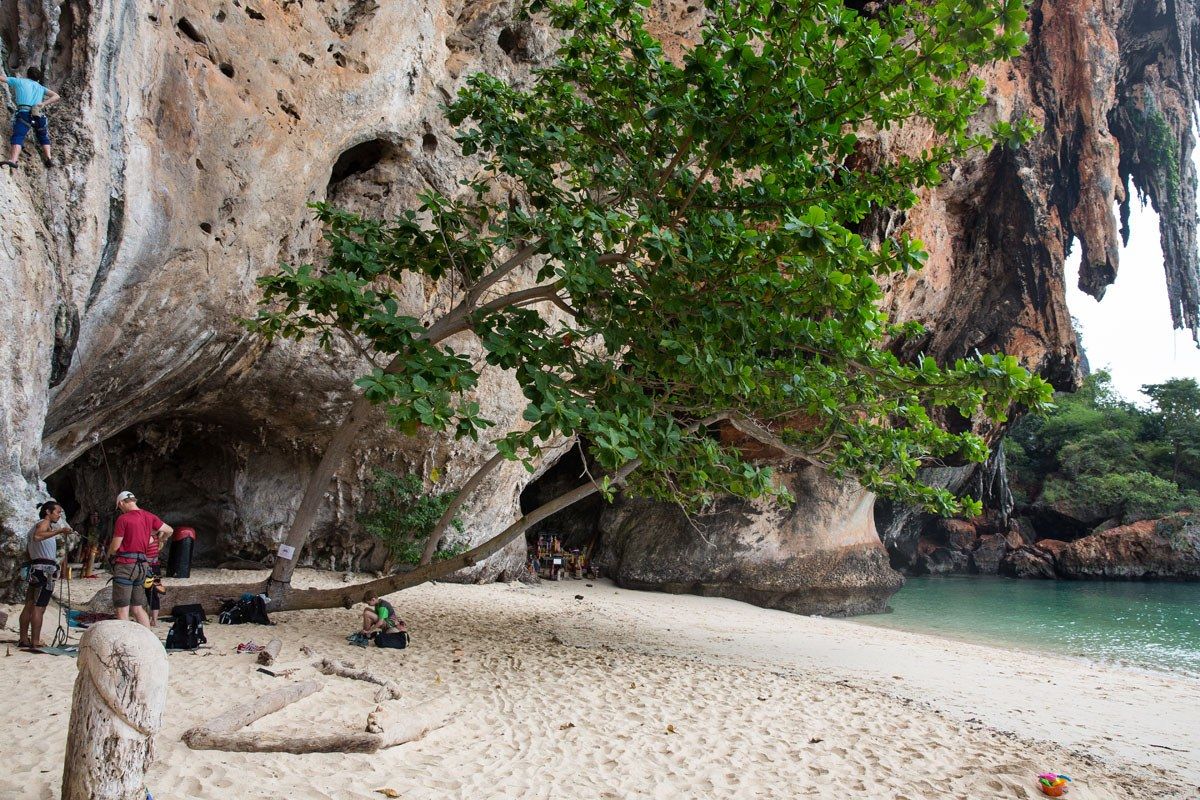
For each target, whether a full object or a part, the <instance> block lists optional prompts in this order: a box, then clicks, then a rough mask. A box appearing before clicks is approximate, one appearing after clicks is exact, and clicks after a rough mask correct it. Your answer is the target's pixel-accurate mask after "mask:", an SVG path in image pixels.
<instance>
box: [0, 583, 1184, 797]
mask: <svg viewBox="0 0 1200 800" xmlns="http://www.w3.org/2000/svg"><path fill="white" fill-rule="evenodd" d="M193 574H194V576H195V577H193V579H192V581H193V582H195V581H208V580H213V579H214V578H216V579H222V580H230V581H235V580H246V579H247V578H249V577H251V576H250V574H247V573H245V572H236V573H235V572H220V571H215V570H199V571H197V572H195V573H193ZM297 575H298V580H297V584H298V585H318V584H330V583H332V582H340V580H341V576H340V575H336V574H331V573H317V572H312V571H303V572H301V573H297ZM97 583H98V582H97V581H87V582H83V581H80V582H77V583H76V584H75V594H76V598H78V596H79V595H80V594H90V593H91V592H92V591H94V588H98V587H95V584H97ZM85 584H91V586H87V588H86V590H85V589H83V588H81V587H84V586H85ZM589 584H590V585H589ZM577 595H580V596H582V599H579V598H577V597H576V596H577ZM389 599H390V600H391V601H392V602H393V603H394V604H395V606H396V607H397V608H398V609H399V611H400V613H401V615H402V616H403V617H404V618H405V619H406V620H407V621H408V623H409V627H410V631H411V632H412V646H411V647H410V648H409V649H408V650H404V651H394V650H378V649H375V648H370V649H360V648H355V647H351V646H349V645H347V644H346V642H345V636H346V634H348V633H350V632H351V631H352V630H353V629H354V628H355V625H356V623H357V618H358V612H357V610H356V611H354V612H350V611H345V610H336V611H304V612H289V613H278V614H275V615H274V619H275V621H276V622H277V625H276V626H275V627H274V628H271V629H267V628H264V627H261V626H254V625H242V626H222V625H217V624H216V622H215V620H210V623H209V624H208V625H207V626H206V633H207V635H208V642H209V644H208V647H207V648H205V649H201V650H199V651H196V652H194V653H172V654H171V655H170V656H169V663H170V669H171V675H170V695H169V698H168V708H167V712H166V717H165V721H164V726H163V730H162V732H161V734H160V736H159V739H158V744H157V755H156V760H155V765H154V767H153V769H152V770H151V772H150V773H149V775H148V776H147V785H148V787H149V788H150V789H151V791H152V792H153V793H154V795H155V797H156V798H159V800H164V799H165V798H185V797H186V798H213V800H216V799H217V798H220V799H221V800H228V798H283V797H286V798H289V800H317V799H318V798H329V799H330V800H335V799H336V800H342V799H343V798H380V797H383V796H384V795H383V794H380V793H378V790H381V789H388V788H390V789H394V790H396V791H397V792H399V796H401V797H404V798H456V797H464V798H466V797H470V798H552V797H553V798H581V799H584V798H627V797H649V798H663V799H664V800H666V798H830V799H831V800H832V798H839V800H840V799H841V798H847V797H855V798H879V800H883V799H884V798H887V799H889V800H894V799H898V798H908V800H922V799H924V798H931V799H932V798H941V797H979V798H1001V797H1014V798H1036V797H1040V796H1041V795H1040V794H1039V793H1038V792H1037V790H1036V787H1035V780H1036V775H1037V774H1038V773H1039V772H1043V771H1046V770H1054V771H1058V772H1064V773H1067V774H1070V775H1071V776H1072V777H1073V778H1074V779H1075V783H1074V785H1073V787H1072V788H1071V790H1070V793H1069V794H1068V795H1067V796H1068V797H1069V798H1073V800H1091V799H1093V798H1133V797H1138V798H1142V797H1156V798H1166V797H1180V798H1188V797H1196V796H1200V788H1197V787H1198V785H1200V712H1197V709H1198V708H1200V680H1196V679H1193V678H1187V677H1182V676H1174V675H1170V674H1166V673H1163V674H1157V673H1148V672H1144V671H1135V670H1132V669H1123V668H1120V667H1112V666H1102V665H1094V664H1088V663H1085V662H1082V661H1079V660H1073V659H1066V658H1055V657H1050V656H1044V655H1040V654H1031V653H1024V652H1018V651H1008V650H1001V649H996V648H990V647H983V646H978V645H972V644H966V643H962V642H956V641H950V640H946V639H939V638H935V637H928V636H920V635H916V634H911V633H904V632H898V631H891V630H884V629H879V628H875V627H871V626H867V625H863V624H861V623H858V622H854V621H848V620H829V619H819V618H809V617H798V616H794V615H790V614H786V613H783V612H775V611H768V610H764V609H760V608H756V607H754V606H749V605H745V604H742V603H737V602H733V601H728V600H721V599H714V598H700V597H691V596H672V595H663V594H654V593H645V592H633V591H627V590H622V589H618V588H616V587H614V586H612V585H611V584H610V583H608V582H606V581H586V582H585V581H565V582H560V583H542V584H539V585H533V586H527V585H522V584H492V585H482V586H462V585H454V584H431V585H425V586H421V587H418V588H416V589H411V590H408V591H405V592H402V593H398V594H396V595H393V596H392V597H391V598H389ZM169 603H170V601H169V599H168V601H167V605H168V606H169ZM4 608H5V610H7V611H9V613H10V618H9V624H8V626H7V630H6V631H5V633H4V636H3V637H2V638H3V639H5V640H15V638H16V635H15V630H16V624H17V621H16V615H17V613H18V612H19V607H16V606H5V607H4ZM55 613H56V609H55V608H54V607H53V606H52V607H51V609H50V610H49V611H48V614H47V631H46V638H49V637H50V636H52V635H53V623H52V622H51V620H52V619H53V618H54V615H55ZM158 632H159V636H160V637H165V635H166V627H165V626H160V627H159V628H158ZM271 636H277V637H279V638H281V639H282V640H283V642H284V648H283V652H282V653H281V655H280V661H281V662H289V663H290V662H305V663H307V661H306V660H305V659H304V658H303V657H302V656H301V654H300V652H299V647H300V645H302V644H305V645H308V646H309V647H310V648H312V649H313V650H315V651H317V652H318V653H320V654H321V655H327V656H332V657H337V658H342V659H347V660H351V661H354V662H355V663H356V664H358V665H359V666H365V667H367V668H369V669H370V670H372V671H373V672H376V673H378V674H381V675H387V676H388V677H390V678H391V679H392V680H394V681H395V682H397V683H398V684H400V686H401V687H403V689H404V691H405V692H406V702H410V703H412V704H416V703H418V702H421V701H422V700H425V699H428V698H431V697H436V696H441V695H449V696H451V697H452V698H454V699H455V701H456V702H457V703H458V704H459V705H460V707H461V709H462V710H461V713H460V714H459V715H458V716H457V717H455V718H454V719H453V720H452V721H451V722H450V723H449V724H447V725H446V726H444V727H442V728H439V729H437V730H435V731H433V732H431V733H430V734H428V735H427V736H425V737H424V738H423V739H421V740H419V741H416V742H412V743H409V744H405V745H401V746H399V747H395V748H392V749H388V750H384V751H382V752H380V753H377V754H375V755H356V754H316V755H287V754H245V753H221V752H212V751H203V752H198V751H192V750H189V749H188V748H187V747H186V746H185V745H184V744H183V743H182V742H181V741H180V736H181V735H182V733H183V732H184V730H186V729H187V728H189V727H191V726H192V725H195V724H197V723H199V722H201V721H203V720H205V719H207V718H209V717H211V716H215V715H216V714H218V713H220V712H221V711H222V710H224V709H225V708H226V707H228V706H229V705H232V704H236V703H239V702H243V701H246V700H248V699H250V698H252V697H254V696H256V695H257V694H260V693H263V692H266V691H269V690H271V689H273V688H277V687H279V686H281V685H282V684H283V683H285V682H287V681H289V680H298V679H304V678H312V677H317V678H319V679H320V680H321V681H322V682H324V684H325V686H324V688H323V689H322V690H321V691H320V692H318V693H316V694H314V695H312V696H311V697H308V698H306V699H304V700H302V701H300V702H298V703H296V704H295V705H293V706H289V707H288V708H286V709H284V710H283V711H281V712H280V713H278V714H276V715H273V716H271V717H267V718H265V719H263V720H260V721H259V722H256V723H254V725H253V726H252V728H251V730H292V731H295V730H312V731H323V730H329V731H332V730H334V729H338V728H343V727H344V728H352V727H359V726H361V725H363V723H364V722H365V720H366V715H367V713H368V711H370V710H371V709H372V708H373V707H374V700H373V696H374V690H375V688H376V687H374V686H371V685H370V684H366V683H362V682H359V681H352V680H347V679H344V678H338V677H325V676H321V675H319V673H317V672H316V670H315V669H312V668H311V667H310V666H305V667H304V668H303V669H301V670H300V671H299V672H297V673H296V674H294V675H292V676H290V677H288V678H277V677H271V676H268V675H264V674H262V673H259V672H256V666H255V664H254V660H255V659H254V656H251V655H239V654H237V653H235V652H234V648H235V647H236V645H237V644H238V642H241V641H246V640H248V639H254V640H256V641H258V642H265V641H266V640H267V639H268V638H270V637H271ZM74 638H76V639H77V638H78V633H77V632H76V633H75V634H74ZM3 652H4V656H3V658H0V671H2V673H3V685H4V686H5V693H6V701H5V707H6V713H5V714H4V715H3V718H2V719H0V752H3V753H4V754H5V758H6V761H7V766H8V768H7V769H6V770H4V771H3V773H0V797H5V798H7V797H14V798H15V797H22V798H56V797H57V796H58V787H59V782H60V780H61V773H62V763H63V758H64V748H65V742H66V734H67V716H68V713H69V703H70V695H71V687H72V683H73V681H74V678H75V661H74V659H72V658H68V657H54V656H47V655H33V654H28V653H24V652H20V651H18V650H17V649H16V647H15V646H12V645H7V646H4V647H3Z"/></svg>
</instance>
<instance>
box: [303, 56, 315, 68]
mask: <svg viewBox="0 0 1200 800" xmlns="http://www.w3.org/2000/svg"><path fill="white" fill-rule="evenodd" d="M300 60H301V61H303V62H304V63H305V64H308V65H309V66H310V67H311V66H312V65H313V62H314V61H316V59H315V58H313V57H312V56H310V55H309V54H308V53H300Z"/></svg>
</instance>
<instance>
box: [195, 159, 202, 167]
mask: <svg viewBox="0 0 1200 800" xmlns="http://www.w3.org/2000/svg"><path fill="white" fill-rule="evenodd" d="M196 169H204V162H203V161H201V160H200V159H198V158H197V159H196Z"/></svg>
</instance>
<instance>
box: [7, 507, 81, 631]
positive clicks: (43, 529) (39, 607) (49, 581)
mask: <svg viewBox="0 0 1200 800" xmlns="http://www.w3.org/2000/svg"><path fill="white" fill-rule="evenodd" d="M62 513H63V510H62V506H60V505H59V504H58V503H56V502H55V501H53V500H48V501H47V502H45V503H42V504H41V505H40V506H38V521H37V524H36V525H34V526H33V528H32V529H30V531H29V544H28V545H26V552H27V553H28V554H29V563H28V565H27V568H28V570H29V587H28V588H27V589H26V590H25V607H24V608H23V609H21V620H20V621H21V632H20V634H19V635H18V636H17V646H18V647H45V646H46V643H45V642H43V641H42V618H43V617H44V616H45V615H46V606H48V605H50V598H51V597H52V596H53V595H54V578H55V577H56V576H57V575H58V536H59V534H61V533H70V532H71V529H70V528H68V527H66V526H64V527H61V528H59V527H57V526H58V522H59V520H61V519H62Z"/></svg>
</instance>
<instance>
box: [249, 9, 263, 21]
mask: <svg viewBox="0 0 1200 800" xmlns="http://www.w3.org/2000/svg"><path fill="white" fill-rule="evenodd" d="M246 16H247V17H249V18H250V19H257V20H264V19H266V16H265V15H264V14H263V13H262V12H261V11H259V10H258V9H257V8H251V7H250V6H246Z"/></svg>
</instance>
